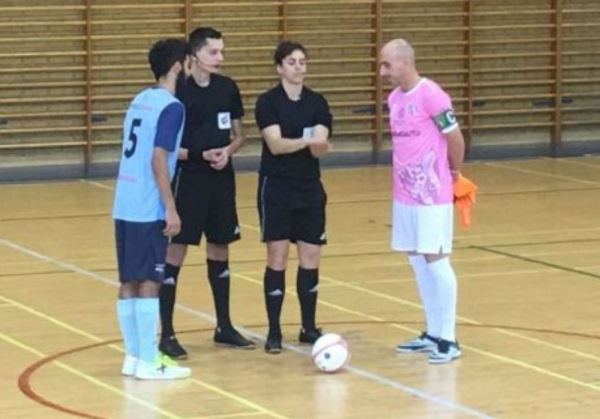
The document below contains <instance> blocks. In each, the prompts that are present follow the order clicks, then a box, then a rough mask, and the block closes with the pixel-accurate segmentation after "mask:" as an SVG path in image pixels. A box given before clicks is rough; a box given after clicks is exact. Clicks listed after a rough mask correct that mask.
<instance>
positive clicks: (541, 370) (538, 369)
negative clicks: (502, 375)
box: [232, 274, 600, 392]
mask: <svg viewBox="0 0 600 419" xmlns="http://www.w3.org/2000/svg"><path fill="white" fill-rule="evenodd" d="M232 276H237V277H239V278H242V279H244V280H246V281H249V282H252V283H255V284H258V285H262V282H261V281H258V280H256V279H254V278H250V277H248V276H245V275H239V274H233V275H232ZM321 278H323V279H326V280H330V281H337V282H341V281H338V280H336V279H332V278H328V277H325V276H323V275H321ZM350 288H362V287H354V286H350ZM364 290H365V292H366V293H369V294H378V296H380V297H382V298H386V299H391V300H392V301H396V302H402V304H404V305H407V306H410V307H413V308H418V309H422V306H421V305H420V304H417V303H414V302H412V301H407V300H402V299H395V297H391V296H389V295H387V294H381V293H378V292H377V291H371V290H368V289H366V288H365V289H364ZM286 294H290V295H296V293H294V292H293V291H288V290H286ZM318 303H319V304H322V305H324V306H326V307H331V308H334V309H336V310H338V311H342V312H344V313H348V314H353V315H355V316H357V317H362V318H366V319H369V320H373V321H376V322H380V323H385V324H386V325H388V326H390V327H393V328H396V329H400V330H404V331H408V332H412V333H420V330H417V329H414V328H411V327H408V326H403V325H401V324H398V323H389V322H386V321H385V320H384V319H383V318H381V317H377V316H373V315H370V314H367V313H363V312H361V311H358V310H352V309H349V308H346V307H343V306H340V305H337V304H334V303H331V302H328V301H325V300H323V299H322V298H319V299H318ZM459 318H460V317H459ZM464 321H468V322H473V321H472V320H469V319H466V320H464ZM494 330H497V331H501V332H506V334H510V333H512V332H507V331H504V330H502V329H496V328H494ZM523 338H524V339H526V340H531V341H538V339H534V338H528V337H525V336H523ZM539 342H540V343H544V342H543V341H539ZM545 344H547V343H545ZM547 346H552V347H554V346H558V345H551V344H547ZM461 347H463V348H464V349H468V350H470V351H472V352H475V353H477V354H479V355H484V356H487V357H490V358H493V359H495V360H497V361H502V362H504V363H508V364H513V365H517V366H520V367H523V368H526V369H528V370H531V371H535V372H538V373H540V374H543V375H547V376H550V377H554V378H557V379H559V380H562V381H565V382H569V383H571V384H576V385H579V386H582V387H585V388H587V389H590V390H594V391H599V392H600V386H595V385H592V384H589V383H586V382H584V381H580V380H576V379H574V378H571V377H568V376H566V375H563V374H559V373H556V372H553V371H550V370H547V369H545V368H541V367H537V366H535V365H533V364H529V363H527V362H524V361H519V360H517V359H514V358H510V357H506V356H503V355H498V354H495V353H493V352H489V351H484V350H481V349H477V348H475V347H472V346H467V345H461ZM564 349H568V348H564ZM569 351H570V352H575V353H578V354H579V355H585V356H586V357H592V358H593V359H595V358H596V357H594V356H593V355H589V354H584V353H579V352H578V351H574V350H569Z"/></svg>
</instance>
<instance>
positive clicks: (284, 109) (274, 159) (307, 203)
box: [255, 41, 332, 353]
mask: <svg viewBox="0 0 600 419" xmlns="http://www.w3.org/2000/svg"><path fill="white" fill-rule="evenodd" d="M274 59H275V64H276V67H277V72H278V73H279V76H280V78H281V83H280V84H278V85H277V86H275V87H274V88H272V89H271V90H269V91H267V92H265V93H263V94H262V95H261V96H260V97H259V98H258V100H257V102H256V108H255V117H256V123H257V124H258V128H259V129H260V131H261V133H262V137H263V139H264V141H263V147H262V157H261V165H260V176H259V185H258V197H257V198H258V212H259V216H260V225H261V233H262V241H263V242H265V243H266V244H267V267H266V270H265V276H264V293H265V301H266V306H267V314H268V318H269V334H268V337H267V341H266V344H265V351H266V352H267V353H279V352H281V327H280V324H279V317H280V314H281V306H282V304H283V298H284V295H285V270H286V268H287V260H288V254H289V247H290V242H292V243H295V244H296V245H297V249H298V260H299V267H298V273H297V282H296V286H297V292H298V298H299V300H300V308H301V312H302V328H301V329H300V335H299V340H300V342H304V343H313V342H315V341H316V340H317V339H318V338H319V337H320V336H321V330H320V329H318V328H317V327H316V324H315V312H316V305H317V290H318V283H319V261H320V258H321V246H322V245H324V244H325V243H326V241H327V236H326V234H325V203H326V201H327V195H326V194H325V190H324V189H323V185H322V184H321V180H320V168H319V157H320V156H322V155H324V154H325V153H327V151H329V149H330V143H329V136H330V134H331V122H332V117H331V113H330V112H329V105H328V104H327V101H326V100H325V98H324V97H323V96H322V95H320V94H319V93H316V92H314V91H313V90H311V89H309V88H307V87H306V86H304V77H305V75H306V50H305V49H304V47H303V46H302V45H301V44H298V43H295V42H289V41H284V42H282V43H280V44H279V46H278V47H277V49H276V50H275V54H274Z"/></svg>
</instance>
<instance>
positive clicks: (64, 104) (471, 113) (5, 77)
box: [0, 0, 600, 174]
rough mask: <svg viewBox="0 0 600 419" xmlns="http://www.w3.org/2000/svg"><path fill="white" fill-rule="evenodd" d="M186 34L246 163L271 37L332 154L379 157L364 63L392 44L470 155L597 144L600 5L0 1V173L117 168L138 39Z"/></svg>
mask: <svg viewBox="0 0 600 419" xmlns="http://www.w3.org/2000/svg"><path fill="white" fill-rule="evenodd" d="M198 25H211V26H215V27H216V28H218V29H220V30H222V31H223V32H224V35H225V42H226V64H225V66H224V72H225V73H227V74H228V75H230V76H232V77H234V78H235V79H236V81H238V84H239V85H240V88H241V89H242V94H243V98H244V103H245V106H246V114H247V116H246V118H245V124H246V127H247V132H248V134H249V138H250V139H249V145H248V146H247V147H246V148H245V149H244V151H243V154H246V155H256V154H257V153H258V145H259V141H258V139H259V138H258V133H257V130H256V129H255V127H254V120H253V107H254V102H255V100H256V97H257V95H258V94H259V93H260V92H262V91H264V90H266V89H267V88H269V87H270V86H272V85H273V84H274V83H276V80H277V79H276V77H275V72H274V67H273V65H272V52H273V49H274V46H275V45H276V43H277V42H278V40H280V39H283V38H288V39H293V40H297V41H300V42H302V43H304V44H305V46H306V47H307V48H308V52H309V58H310V60H309V72H310V77H309V79H308V82H307V84H308V85H310V86H311V87H313V88H315V89H317V90H319V91H321V92H322V93H324V94H325V95H326V97H327V98H328V100H329V102H330V104H331V106H332V109H333V113H334V117H335V127H334V133H335V138H334V142H335V148H336V150H337V151H338V152H341V153H343V152H346V151H347V152H353V153H357V152H363V153H370V152H371V151H380V150H386V149H388V148H389V137H388V133H387V117H386V110H385V109H384V108H383V107H381V106H376V104H377V103H382V101H383V102H384V101H385V100H384V99H385V96H386V94H387V92H388V86H385V85H383V84H382V82H381V80H380V79H379V77H378V74H377V65H376V57H377V51H378V49H379V47H380V46H381V44H382V43H383V42H385V41H387V40H389V39H391V38H394V37H403V38H406V39H408V40H409V41H410V42H412V43H413V45H414V46H415V49H416V52H417V62H418V66H419V68H420V70H421V72H422V74H424V75H426V76H428V77H431V78H433V79H435V80H437V81H438V82H439V83H440V84H441V85H442V86H444V87H445V88H446V89H447V90H448V91H449V92H450V93H451V94H452V96H453V98H454V103H455V109H456V111H457V114H458V116H459V119H460V122H461V124H462V127H463V131H464V133H465V135H466V137H467V139H468V141H469V143H470V149H471V153H472V155H473V156H475V157H477V156H479V155H483V154H485V152H486V150H495V151H496V152H498V153H500V154H502V150H513V152H514V151H515V150H516V152H517V154H518V153H519V152H523V153H525V154H526V153H527V150H529V152H531V150H534V152H535V153H542V154H561V153H563V152H565V151H567V150H569V149H570V148H569V147H571V146H573V147H574V146H576V148H577V149H580V150H592V151H593V150H595V149H596V148H600V146H598V144H599V143H600V142H599V141H597V140H599V139H600V135H599V134H600V118H599V111H600V106H599V105H600V103H599V102H600V60H599V53H600V50H599V49H598V47H597V45H598V41H599V40H600V35H598V29H599V28H600V1H590V0H530V1H529V2H526V3H524V2H523V1H521V0H471V1H469V0H428V1H424V0H412V1H409V0H326V1H325V0H289V1H283V0H279V1H272V0H254V1H245V0H239V1H236V0H222V1H217V0H206V1H192V0H170V1H169V0H140V1H139V2H137V1H133V0H28V1H21V0H0V168H4V169H5V171H4V172H0V174H2V173H4V174H5V173H7V172H6V170H7V169H8V170H10V169H11V168H12V167H17V166H19V167H21V166H34V165H48V164H59V165H74V166H76V167H80V168H83V169H90V168H93V167H95V166H97V165H102V164H105V163H106V164H109V165H111V164H112V165H113V166H114V162H115V161H116V160H117V159H118V156H119V143H120V124H121V120H122V116H123V112H124V110H125V108H126V106H127V103H128V101H129V100H130V99H131V97H132V95H133V94H134V93H135V92H136V91H137V90H139V89H141V88H143V87H144V86H146V85H148V84H149V83H151V82H152V77H151V74H150V72H149V70H148V68H147V67H148V65H147V63H146V56H147V50H148V48H149V46H150V45H151V44H152V43H153V42H154V41H155V40H157V39H158V38H163V37H182V36H184V35H185V34H186V33H187V32H188V31H189V30H190V29H193V28H194V27H196V26H198ZM573 147H571V148H573ZM342 158H343V157H342Z"/></svg>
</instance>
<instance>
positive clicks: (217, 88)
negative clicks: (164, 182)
mask: <svg viewBox="0 0 600 419" xmlns="http://www.w3.org/2000/svg"><path fill="white" fill-rule="evenodd" d="M177 97H178V98H179V100H181V101H182V102H183V104H184V105H185V127H184V130H183V138H182V140H181V147H183V148H187V149H191V150H196V151H198V152H200V151H204V150H209V149H212V148H219V147H225V146H227V145H229V144H230V143H231V124H232V121H233V120H234V119H241V118H242V117H243V116H244V106H243V104H242V98H241V95H240V91H239V89H238V87H237V85H236V84H235V82H234V81H233V80H232V79H230V78H229V77H226V76H222V75H220V74H211V76H210V84H209V85H208V86H206V87H201V86H198V84H196V81H195V80H194V78H193V77H188V78H187V79H186V81H185V82H184V83H182V84H180V85H178V86H177ZM180 164H181V165H182V166H184V167H186V168H188V169H191V170H197V171H204V170H213V169H212V168H211V167H210V163H209V162H207V161H202V162H193V161H188V160H185V161H181V162H180ZM223 170H229V171H231V170H232V165H231V160H230V161H229V163H228V164H227V167H225V168H224V169H223Z"/></svg>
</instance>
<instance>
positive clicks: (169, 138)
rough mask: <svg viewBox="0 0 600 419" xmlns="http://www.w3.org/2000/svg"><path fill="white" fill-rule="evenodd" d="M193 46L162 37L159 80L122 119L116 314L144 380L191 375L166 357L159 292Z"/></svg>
mask: <svg viewBox="0 0 600 419" xmlns="http://www.w3.org/2000/svg"><path fill="white" fill-rule="evenodd" d="M186 60H187V44H186V43H185V42H184V41H180V40H176V39H167V40H162V41H158V42H157V43H155V44H154V45H153V46H152V48H151V49H150V52H149V54H148V61H149V62H150V67H151V69H152V72H153V73H154V77H155V79H156V81H157V83H156V85H155V86H153V87H149V88H147V89H145V90H143V91H141V92H140V93H138V95H137V96H135V98H134V99H133V101H132V102H131V104H130V105H129V109H128V110H127V113H126V115H125V120H124V123H123V147H122V154H121V162H120V164H119V175H118V178H117V182H116V192H115V199H114V204H113V218H114V222H115V238H116V246H117V260H118V267H119V281H120V282H121V286H120V288H119V299H118V301H117V317H118V320H119V326H120V329H121V333H122V335H123V341H124V345H125V351H126V355H125V359H124V361H123V366H122V370H121V372H122V374H123V375H125V376H134V377H135V378H137V379H140V380H172V379H179V378H185V377H188V376H190V374H191V371H190V369H189V368H185V367H180V366H178V365H177V364H176V363H174V362H173V361H171V360H168V359H165V358H163V357H161V356H160V355H159V352H158V347H157V342H156V332H157V326H158V316H159V303H158V291H159V289H160V285H161V283H162V281H163V277H164V267H165V257H166V250H167V243H168V240H169V237H171V236H174V235H176V234H177V233H178V232H179V230H180V229H181V220H180V218H179V215H178V214H177V210H176V208H175V202H174V200H173V195H172V193H171V178H172V176H173V173H174V170H175V163H176V161H177V151H178V148H179V144H180V142H181V135H182V131H183V124H184V115H185V110H184V106H183V104H182V103H181V102H180V101H179V100H178V99H177V98H176V97H175V96H174V93H175V86H176V83H177V80H178V78H180V77H183V76H184V74H185V73H184V68H185V65H186Z"/></svg>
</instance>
